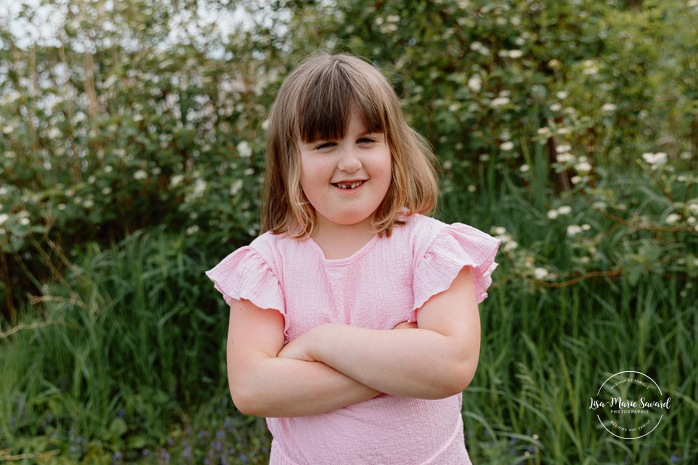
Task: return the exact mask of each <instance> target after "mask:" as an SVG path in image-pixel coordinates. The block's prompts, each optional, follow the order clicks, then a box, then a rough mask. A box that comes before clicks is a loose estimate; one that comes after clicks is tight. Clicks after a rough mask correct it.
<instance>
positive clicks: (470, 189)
mask: <svg viewBox="0 0 698 465" xmlns="http://www.w3.org/2000/svg"><path fill="white" fill-rule="evenodd" d="M468 192H477V186H476V185H474V184H471V185H469V186H468Z"/></svg>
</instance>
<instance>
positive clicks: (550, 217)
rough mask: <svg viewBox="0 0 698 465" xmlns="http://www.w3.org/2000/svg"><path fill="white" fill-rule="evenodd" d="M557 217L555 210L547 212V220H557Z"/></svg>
mask: <svg viewBox="0 0 698 465" xmlns="http://www.w3.org/2000/svg"><path fill="white" fill-rule="evenodd" d="M557 216H558V212H557V210H548V219H550V220H554V219H555V218H557Z"/></svg>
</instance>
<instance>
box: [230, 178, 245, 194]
mask: <svg viewBox="0 0 698 465" xmlns="http://www.w3.org/2000/svg"><path fill="white" fill-rule="evenodd" d="M240 189H242V179H236V180H235V181H233V183H232V184H231V185H230V195H231V196H235V195H237V193H238V192H240Z"/></svg>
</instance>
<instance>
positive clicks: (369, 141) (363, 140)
mask: <svg viewBox="0 0 698 465" xmlns="http://www.w3.org/2000/svg"><path fill="white" fill-rule="evenodd" d="M375 141H376V139H373V138H371V137H362V138H361V139H359V140H358V141H357V142H358V143H359V144H372V143H374V142H375Z"/></svg>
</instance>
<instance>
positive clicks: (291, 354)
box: [277, 333, 316, 362]
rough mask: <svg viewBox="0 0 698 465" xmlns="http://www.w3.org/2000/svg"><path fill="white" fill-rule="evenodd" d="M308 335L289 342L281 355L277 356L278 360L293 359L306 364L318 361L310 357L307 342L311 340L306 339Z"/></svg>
mask: <svg viewBox="0 0 698 465" xmlns="http://www.w3.org/2000/svg"><path fill="white" fill-rule="evenodd" d="M306 335H308V333H306V334H304V335H303V336H300V337H298V338H296V339H294V340H293V341H291V342H289V343H288V344H286V345H285V346H284V347H283V348H282V349H281V351H280V352H279V354H278V355H277V357H278V358H293V359H296V360H303V361H306V362H315V361H316V360H315V359H314V358H313V357H312V356H311V355H310V351H309V350H308V349H309V348H308V344H307V341H308V339H309V338H307V337H304V336H306Z"/></svg>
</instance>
